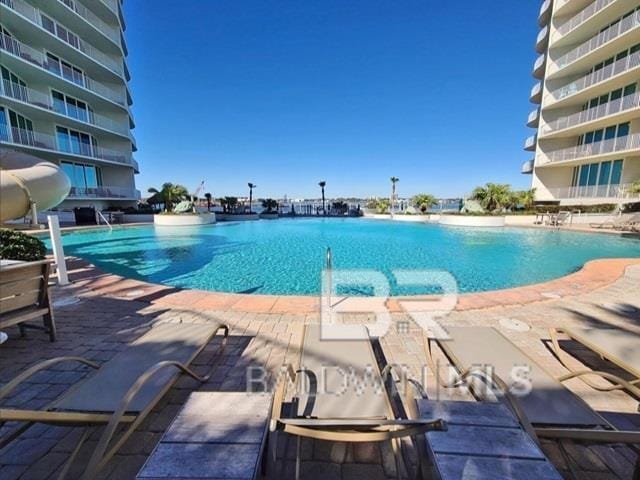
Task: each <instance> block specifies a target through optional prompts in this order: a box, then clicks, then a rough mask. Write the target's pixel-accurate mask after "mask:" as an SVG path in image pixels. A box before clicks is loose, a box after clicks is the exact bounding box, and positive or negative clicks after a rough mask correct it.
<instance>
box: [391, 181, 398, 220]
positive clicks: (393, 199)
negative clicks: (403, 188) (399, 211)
mask: <svg viewBox="0 0 640 480" xmlns="http://www.w3.org/2000/svg"><path fill="white" fill-rule="evenodd" d="M399 181H400V179H399V178H398V177H391V202H390V211H391V216H393V211H394V210H395V203H396V183H398V182H399Z"/></svg>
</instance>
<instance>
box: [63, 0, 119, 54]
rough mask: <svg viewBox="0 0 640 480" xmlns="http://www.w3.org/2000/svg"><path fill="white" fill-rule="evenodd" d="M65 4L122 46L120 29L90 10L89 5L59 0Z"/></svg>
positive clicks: (72, 0) (69, 0) (70, 0)
mask: <svg viewBox="0 0 640 480" xmlns="http://www.w3.org/2000/svg"><path fill="white" fill-rule="evenodd" d="M58 1H59V2H60V3H62V4H63V5H65V6H66V7H67V8H68V9H69V10H71V11H73V12H75V13H76V14H77V15H78V16H80V17H82V18H83V19H84V20H85V21H86V22H87V23H89V24H91V25H92V26H93V27H95V28H96V29H97V30H99V31H100V32H101V33H102V34H104V35H105V36H107V37H108V38H109V39H110V40H111V41H112V42H113V43H115V44H116V45H118V46H120V31H119V30H120V29H119V28H116V27H114V26H113V25H108V24H107V23H105V22H104V20H102V19H101V18H100V17H98V16H97V15H96V14H95V13H93V12H92V11H91V10H89V9H88V8H87V7H85V6H84V5H82V4H81V3H79V2H77V1H75V0H58Z"/></svg>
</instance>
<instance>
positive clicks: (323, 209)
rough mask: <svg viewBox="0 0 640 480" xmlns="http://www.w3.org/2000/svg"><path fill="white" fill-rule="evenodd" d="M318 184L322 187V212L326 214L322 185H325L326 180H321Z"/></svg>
mask: <svg viewBox="0 0 640 480" xmlns="http://www.w3.org/2000/svg"><path fill="white" fill-rule="evenodd" d="M318 185H319V186H320V188H321V189H322V214H323V215H326V214H327V210H326V209H325V208H324V187H325V186H326V185H327V182H325V181H324V180H323V181H321V182H319V183H318Z"/></svg>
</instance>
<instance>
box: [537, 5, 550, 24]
mask: <svg viewBox="0 0 640 480" xmlns="http://www.w3.org/2000/svg"><path fill="white" fill-rule="evenodd" d="M550 19H551V0H544V2H543V3H542V6H541V7H540V14H539V15H538V25H540V26H541V27H544V26H545V25H546V24H547V23H549V20H550Z"/></svg>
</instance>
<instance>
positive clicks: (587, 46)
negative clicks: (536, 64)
mask: <svg viewBox="0 0 640 480" xmlns="http://www.w3.org/2000/svg"><path fill="white" fill-rule="evenodd" d="M638 26H640V11H638V12H635V13H634V14H633V15H630V16H628V17H627V18H625V19H623V20H621V21H620V22H618V23H616V24H615V25H613V26H611V27H609V28H607V29H606V30H604V31H602V32H600V33H599V34H598V35H596V36H594V37H592V38H591V39H590V40H587V41H586V42H584V43H583V44H581V45H579V46H578V47H576V48H574V49H573V50H571V51H569V52H567V53H566V54H565V55H563V56H562V57H560V58H558V60H556V61H555V62H554V63H553V64H552V65H553V67H552V68H553V71H554V72H556V71H558V70H561V69H563V68H565V67H567V66H569V65H571V64H573V63H574V62H576V61H577V60H579V59H581V58H583V57H584V56H585V55H588V54H589V53H591V52H593V51H594V50H596V49H598V48H600V47H602V46H603V45H605V44H607V43H609V42H611V41H613V40H615V39H616V38H619V37H621V36H622V35H624V34H626V33H627V32H629V31H630V30H632V29H634V28H637V27H638Z"/></svg>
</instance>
